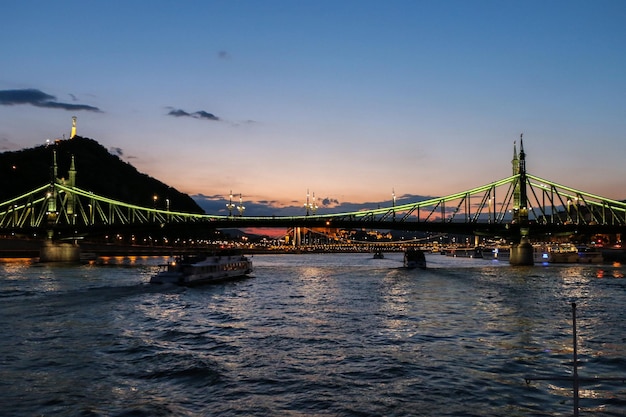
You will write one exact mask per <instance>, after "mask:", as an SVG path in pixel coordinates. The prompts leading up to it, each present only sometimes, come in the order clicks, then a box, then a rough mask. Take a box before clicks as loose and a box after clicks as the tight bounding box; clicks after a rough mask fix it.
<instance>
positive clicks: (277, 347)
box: [0, 253, 626, 417]
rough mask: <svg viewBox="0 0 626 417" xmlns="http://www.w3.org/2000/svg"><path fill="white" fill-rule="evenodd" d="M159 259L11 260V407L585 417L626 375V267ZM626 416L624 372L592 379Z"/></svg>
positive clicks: (132, 412)
mask: <svg viewBox="0 0 626 417" xmlns="http://www.w3.org/2000/svg"><path fill="white" fill-rule="evenodd" d="M161 261H162V259H161V258H106V259H105V260H104V262H100V263H98V264H85V265H80V266H76V265H50V264H45V265H44V264H38V263H34V262H32V261H30V260H11V261H9V260H4V261H3V262H2V263H0V332H1V335H0V361H1V363H0V390H1V394H0V415H2V416H7V417H11V416H146V417H147V416H217V415H219V416H569V415H572V407H573V405H572V404H573V400H572V384H571V382H570V381H565V380H558V379H557V380H554V381H551V380H536V381H530V383H527V382H526V378H527V377H529V376H538V377H548V376H561V377H563V376H571V375H572V366H571V365H572V313H571V303H572V302H575V303H576V304H577V313H578V314H577V317H578V318H577V321H578V323H577V324H578V326H577V330H578V336H579V339H578V354H579V360H580V361H581V364H580V367H579V374H580V375H581V376H600V377H623V376H625V377H626V328H625V326H624V323H625V319H626V310H625V308H624V307H625V306H626V280H625V279H624V275H625V274H626V268H625V267H624V266H621V265H617V264H616V265H536V266H533V267H511V266H509V265H508V264H507V263H498V261H488V260H483V259H471V258H453V257H447V256H441V255H438V254H432V255H430V254H429V255H428V256H427V261H428V269H427V270H425V271H422V270H404V269H402V268H399V267H400V266H401V254H399V253H395V254H386V257H385V259H372V256H371V255H369V254H323V255H322V254H311V255H256V256H254V257H253V261H254V265H255V277H253V278H249V279H242V280H238V281H234V282H230V283H223V284H219V285H208V286H202V287H195V288H183V287H177V286H174V285H154V284H152V285H151V284H149V283H148V280H149V278H150V276H151V275H152V274H153V273H154V272H155V271H156V265H157V264H158V263H159V262H161ZM580 396H581V400H580V407H581V415H594V416H623V415H626V384H624V383H623V382H622V381H596V382H593V383H588V384H583V385H582V386H581V390H580Z"/></svg>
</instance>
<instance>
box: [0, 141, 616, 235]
mask: <svg viewBox="0 0 626 417" xmlns="http://www.w3.org/2000/svg"><path fill="white" fill-rule="evenodd" d="M519 156H520V158H518V154H517V153H516V152H514V161H513V173H514V174H513V175H512V176H510V177H508V178H504V179H501V180H498V181H495V182H492V183H489V184H485V185H482V186H480V187H476V188H472V189H470V190H467V191H463V192H459V193H455V194H451V195H447V196H444V197H437V198H431V199H428V200H423V201H416V202H413V203H408V204H401V205H395V203H392V204H391V206H388V207H383V208H376V209H371V210H360V211H354V212H342V213H324V214H317V213H315V214H303V215H301V216H242V215H240V216H233V215H214V214H194V213H184V212H178V211H172V210H167V209H166V210H163V209H157V208H155V207H142V206H138V205H134V204H129V203H125V202H122V201H116V200H113V199H111V198H107V197H105V196H100V195H97V194H94V193H92V192H89V191H85V190H83V189H81V188H79V187H77V186H75V185H74V184H73V181H72V182H71V183H70V184H68V183H67V182H64V181H63V180H55V181H53V182H51V183H50V184H45V185H42V186H41V187H39V188H36V189H34V190H32V191H30V192H27V193H25V194H23V195H21V196H17V197H15V198H12V199H10V200H7V201H4V202H2V203H0V233H3V234H5V235H6V234H10V233H15V234H22V235H26V234H29V235H37V236H44V235H47V236H48V237H54V238H56V237H59V236H62V237H70V236H75V235H90V234H101V233H106V232H112V231H124V230H127V231H133V230H142V229H143V230H160V229H164V230H176V229H185V228H193V229H194V230H198V229H207V230H210V229H221V228H248V227H277V228H291V227H308V228H343V229H373V230H406V231H422V232H438V233H459V234H467V235H485V236H503V237H505V236H519V235H520V233H522V234H524V233H527V235H529V236H532V235H545V234H555V233H564V234H567V233H582V234H597V233H602V234H621V233H624V232H626V203H624V202H621V201H616V200H611V199H608V198H605V197H602V196H598V195H595V194H591V193H588V192H584V191H581V190H577V189H575V188H571V187H567V186H564V185H561V184H557V183H555V182H552V181H549V180H546V179H543V178H540V177H537V176H534V175H531V174H528V173H526V172H525V164H524V159H525V158H524V154H523V145H522V147H521V152H520V154H519ZM516 161H517V162H516ZM70 177H72V176H71V175H70ZM526 229H528V231H527V232H524V230H526Z"/></svg>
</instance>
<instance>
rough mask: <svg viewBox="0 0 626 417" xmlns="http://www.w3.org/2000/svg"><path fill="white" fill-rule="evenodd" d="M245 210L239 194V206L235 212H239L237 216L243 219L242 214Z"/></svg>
mask: <svg viewBox="0 0 626 417" xmlns="http://www.w3.org/2000/svg"><path fill="white" fill-rule="evenodd" d="M245 209H246V208H245V207H244V205H243V198H242V197H241V194H239V205H238V206H237V210H239V215H240V216H242V217H243V212H244V210H245Z"/></svg>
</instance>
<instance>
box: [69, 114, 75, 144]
mask: <svg viewBox="0 0 626 417" xmlns="http://www.w3.org/2000/svg"><path fill="white" fill-rule="evenodd" d="M74 136H76V116H72V131H71V133H70V139H74Z"/></svg>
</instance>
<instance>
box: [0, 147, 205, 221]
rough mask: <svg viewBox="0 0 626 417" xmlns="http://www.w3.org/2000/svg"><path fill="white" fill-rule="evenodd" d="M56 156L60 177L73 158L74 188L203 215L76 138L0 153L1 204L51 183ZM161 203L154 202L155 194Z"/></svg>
mask: <svg viewBox="0 0 626 417" xmlns="http://www.w3.org/2000/svg"><path fill="white" fill-rule="evenodd" d="M54 150H56V155H57V176H58V177H59V178H67V177H68V170H69V169H70V165H71V161H72V156H74V165H75V168H76V184H75V185H76V187H78V188H81V189H83V190H85V191H92V192H93V193H94V194H98V195H100V196H104V197H108V198H112V199H114V200H119V201H123V202H125V203H131V204H136V205H138V206H143V207H153V206H155V205H156V207H157V208H160V209H165V208H166V207H165V206H166V202H165V201H166V199H167V200H169V208H170V210H172V211H180V212H187V213H203V212H204V211H203V210H202V209H201V208H200V206H198V204H196V202H195V201H194V200H193V199H192V198H191V197H189V196H188V195H187V194H184V193H181V192H179V191H177V190H176V189H174V188H172V187H170V186H168V185H167V184H164V183H163V182H161V181H159V180H157V179H155V178H152V177H150V176H148V175H146V174H143V173H141V172H139V171H137V169H136V168H135V167H133V166H132V165H130V164H129V163H127V162H124V161H122V160H121V159H120V158H119V157H118V156H117V155H113V154H111V153H110V152H109V151H108V150H107V149H106V148H104V147H103V146H102V145H100V144H99V143H98V142H96V141H95V140H93V139H89V138H83V137H80V136H75V137H74V138H72V139H67V140H57V141H55V142H54V143H53V144H50V145H42V146H38V147H35V148H29V149H23V150H20V151H13V152H4V153H0V201H6V200H8V199H10V198H12V197H16V196H19V195H22V194H24V193H26V192H29V191H32V190H33V189H35V188H37V187H40V186H42V185H44V184H48V183H49V182H50V181H51V177H52V175H51V174H52V166H53V160H54V159H53V158H54V157H53V151H54ZM155 195H156V196H157V197H158V199H157V200H156V203H155V201H154V196H155Z"/></svg>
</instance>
